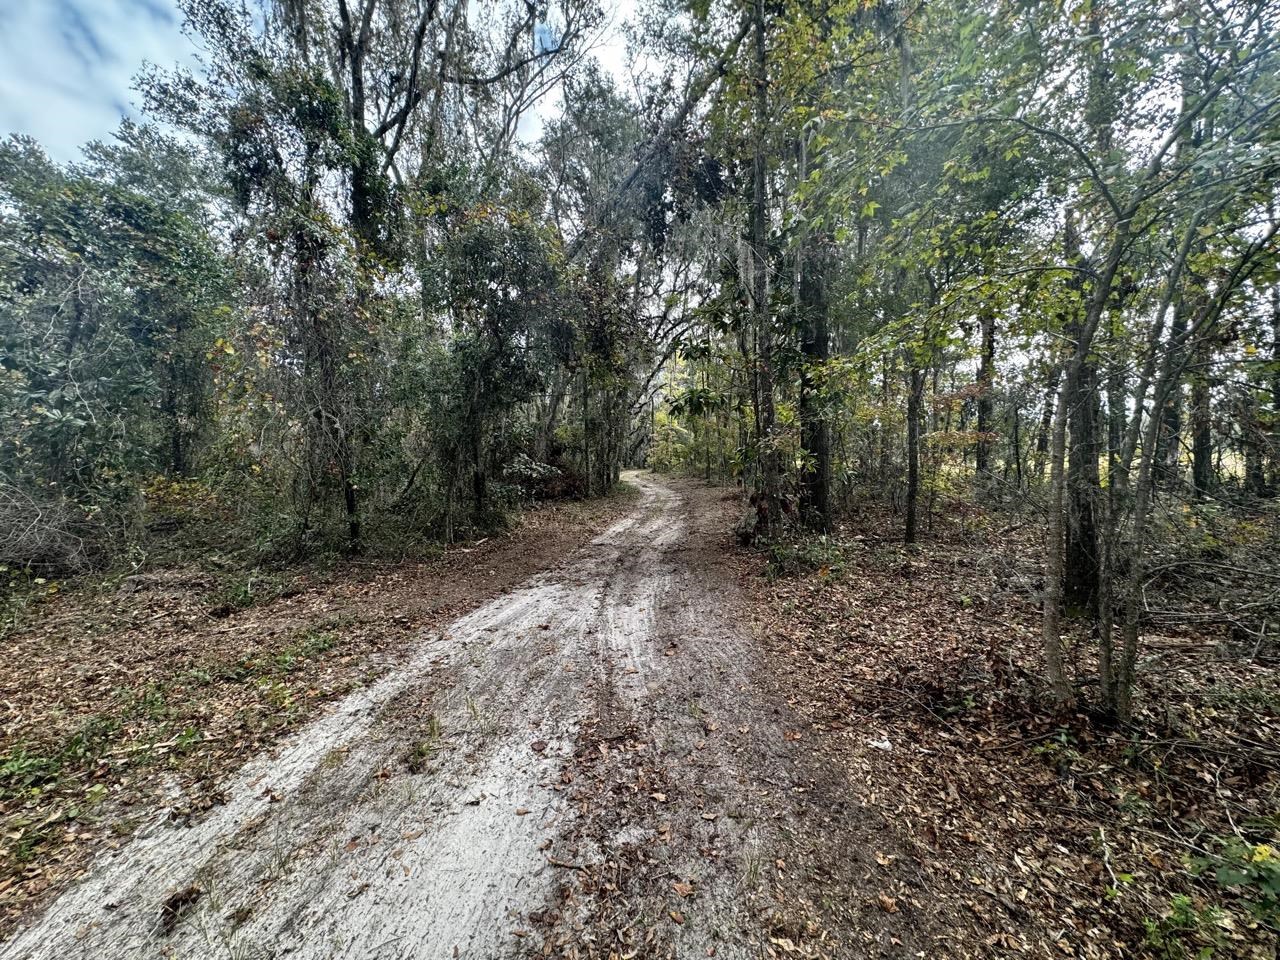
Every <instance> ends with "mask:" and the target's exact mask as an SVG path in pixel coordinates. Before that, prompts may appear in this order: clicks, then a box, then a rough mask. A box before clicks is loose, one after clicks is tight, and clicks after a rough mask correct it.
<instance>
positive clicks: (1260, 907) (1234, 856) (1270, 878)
mask: <svg viewBox="0 0 1280 960" xmlns="http://www.w3.org/2000/svg"><path fill="white" fill-rule="evenodd" d="M1191 868H1192V872H1193V873H1195V874H1196V875H1197V876H1211V877H1213V879H1214V880H1215V881H1216V882H1217V883H1218V885H1219V886H1221V887H1222V888H1224V889H1225V890H1229V891H1230V892H1232V893H1234V894H1235V895H1236V896H1238V897H1240V898H1241V899H1242V900H1243V901H1244V902H1245V904H1246V905H1247V906H1248V908H1249V910H1250V912H1252V913H1253V915H1254V916H1256V917H1257V918H1258V919H1259V920H1260V921H1262V922H1263V923H1264V924H1266V925H1267V926H1268V927H1270V928H1271V929H1272V930H1275V931H1277V932H1280V851H1277V849H1276V846H1275V844H1273V843H1249V842H1247V841H1245V840H1242V839H1241V838H1240V837H1236V836H1232V837H1227V838H1226V839H1223V840H1220V841H1219V842H1218V849H1217V850H1216V851H1215V853H1214V854H1213V855H1212V856H1208V857H1203V856H1202V857H1194V858H1192V860H1191Z"/></svg>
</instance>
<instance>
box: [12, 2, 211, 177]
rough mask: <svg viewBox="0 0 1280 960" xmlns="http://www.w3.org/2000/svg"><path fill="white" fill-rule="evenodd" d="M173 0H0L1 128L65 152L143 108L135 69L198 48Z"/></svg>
mask: <svg viewBox="0 0 1280 960" xmlns="http://www.w3.org/2000/svg"><path fill="white" fill-rule="evenodd" d="M181 27H182V15H181V14H180V13H179V12H178V9H177V7H176V6H175V4H174V2H173V0H0V135H4V134H8V133H26V134H30V135H31V136H33V137H35V138H36V139H37V140H39V141H40V142H41V143H42V144H43V145H44V146H45V149H47V150H48V151H49V153H50V155H51V156H53V157H54V158H55V159H58V160H72V159H76V158H78V157H79V155H80V152H79V147H80V145H81V144H83V143H86V142H88V141H89V140H94V139H101V138H104V137H106V136H108V135H109V134H110V133H111V132H112V131H113V130H115V128H116V126H117V125H118V124H119V122H120V118H121V117H122V116H125V115H129V116H134V117H136V116H137V113H136V109H135V108H136V100H137V96H136V94H135V93H134V91H133V77H134V75H135V74H137V73H138V71H139V70H140V69H141V67H142V64H143V62H144V61H150V62H152V63H158V64H161V65H162V66H170V65H172V64H174V63H176V62H178V61H188V60H189V59H190V58H191V56H192V54H193V52H194V49H193V47H192V45H191V42H190V41H189V40H188V39H187V38H186V37H184V36H183V35H182V31H181Z"/></svg>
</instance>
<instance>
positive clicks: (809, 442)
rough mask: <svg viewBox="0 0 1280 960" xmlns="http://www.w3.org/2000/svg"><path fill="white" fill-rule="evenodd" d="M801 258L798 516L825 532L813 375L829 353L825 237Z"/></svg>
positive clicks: (826, 454) (823, 432) (822, 450)
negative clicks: (801, 455)
mask: <svg viewBox="0 0 1280 960" xmlns="http://www.w3.org/2000/svg"><path fill="white" fill-rule="evenodd" d="M801 257H802V260H801V265H800V291H799V294H800V311H801V338H800V351H801V353H802V354H803V356H804V365H803V366H802V367H801V372H800V445H801V446H802V447H803V448H804V452H805V454H806V457H805V466H804V469H803V471H802V473H801V476H800V515H801V517H803V518H804V521H805V522H806V523H807V524H808V525H809V526H810V527H812V528H813V529H815V530H819V531H822V532H826V531H827V530H829V529H830V528H831V425H830V422H829V421H828V419H827V415H826V412H825V411H824V410H823V404H822V402H821V397H820V395H819V393H820V391H819V389H818V387H817V386H816V384H815V382H814V376H813V373H814V369H815V368H820V367H821V365H822V363H823V362H824V361H825V360H826V359H827V357H828V350H829V336H828V331H827V320H828V311H827V277H826V274H827V253H826V244H825V238H824V237H821V236H818V237H810V238H808V240H807V242H806V244H805V245H804V249H803V250H802V251H801Z"/></svg>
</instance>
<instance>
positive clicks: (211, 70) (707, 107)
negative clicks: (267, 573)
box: [0, 0, 1280, 957]
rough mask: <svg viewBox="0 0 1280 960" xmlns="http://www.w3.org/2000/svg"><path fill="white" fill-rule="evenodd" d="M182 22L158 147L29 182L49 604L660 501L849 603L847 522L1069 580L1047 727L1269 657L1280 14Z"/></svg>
mask: <svg viewBox="0 0 1280 960" xmlns="http://www.w3.org/2000/svg"><path fill="white" fill-rule="evenodd" d="M181 6H182V9H183V13H184V14H185V16H186V18H187V30H188V31H189V32H190V34H191V36H192V37H193V38H194V39H195V40H196V42H197V45H198V47H199V49H200V50H201V54H200V63H199V67H198V68H196V69H190V70H188V69H170V68H168V67H166V66H164V65H160V66H152V67H148V68H146V69H145V70H144V71H143V72H142V74H141V75H140V76H139V79H138V81H137V88H138V91H139V95H140V97H141V99H142V101H143V102H144V104H145V117H146V119H145V120H144V121H143V122H140V123H133V122H125V123H124V124H123V125H122V126H121V127H120V129H119V131H118V132H117V134H116V135H115V136H114V137H112V138H110V139H108V140H105V141H102V142H94V143H91V144H89V145H88V146H87V147H86V148H85V149H84V152H83V158H82V159H80V160H77V161H75V162H70V163H58V162H54V161H53V160H51V159H50V158H49V157H48V156H47V155H46V154H45V153H44V151H43V150H42V149H41V147H40V145H39V144H38V143H35V142H34V141H32V140H31V139H29V138H26V137H22V136H17V135H15V136H11V137H10V138H9V139H7V140H6V141H4V142H3V144H2V145H0V422H3V423H4V425H5V426H4V430H3V435H2V437H0V564H4V569H5V570H6V571H7V573H6V580H7V582H8V586H7V587H6V588H5V589H7V591H8V592H9V595H10V599H11V600H13V601H14V604H16V603H17V599H16V598H22V597H27V596H30V595H31V593H32V592H33V591H34V592H36V593H39V592H40V591H42V590H45V589H48V587H47V584H49V583H52V582H54V581H56V580H60V579H62V578H66V577H72V576H74V575H77V574H84V573H87V572H89V571H95V570H96V571H100V570H104V569H126V568H127V569H130V570H142V569H149V568H151V567H153V566H155V565H157V564H160V563H164V562H168V561H170V560H171V559H172V558H174V557H181V558H192V557H198V556H201V555H204V554H206V553H209V552H211V551H216V552H218V553H219V554H220V555H221V556H222V557H223V558H224V559H223V561H222V562H224V563H233V564H235V565H239V566H242V567H256V566H259V565H275V566H277V567H279V566H282V565H288V564H296V563H298V562H312V561H314V560H316V559H317V558H319V557H323V556H345V557H357V556H363V557H370V556H372V557H405V556H419V555H424V554H426V553H428V552H430V551H431V550H433V549H436V548H437V547H438V546H439V545H443V544H452V543H455V542H459V541H463V540H468V539H471V540H474V539H478V538H481V537H484V536H485V535H486V534H488V533H489V532H492V531H494V530H498V529H501V528H502V527H503V526H504V524H505V523H506V522H507V519H508V518H509V517H510V516H512V515H513V514H514V513H516V512H517V511H518V510H519V509H520V508H522V507H524V506H527V505H529V504H531V503H534V502H539V501H551V500H557V499H563V498H582V497H591V496H595V495H600V494H603V493H606V492H608V491H609V490H611V489H612V488H613V487H614V485H615V484H616V483H617V482H618V480H619V476H620V472H621V471H622V470H623V469H625V468H632V467H649V468H653V469H655V470H658V471H665V472H668V473H681V474H685V475H689V476H693V477H700V478H703V479H705V480H709V481H715V482H717V483H720V484H725V485H734V484H736V485H739V486H740V487H741V488H742V490H743V491H744V495H745V496H747V497H749V507H747V506H744V511H745V515H744V516H743V518H742V520H741V522H740V523H739V524H738V527H737V534H738V536H739V538H740V540H741V541H742V542H743V543H744V544H747V545H750V546H753V547H757V548H760V549H762V550H765V551H767V552H768V553H769V556H770V557H771V559H772V560H773V561H775V562H782V560H785V563H784V564H783V565H784V566H785V565H786V564H791V566H792V567H795V566H797V565H798V566H799V567H801V568H804V569H807V570H809V571H816V570H820V571H821V572H822V575H823V576H826V574H827V572H828V571H829V569H830V568H831V566H832V564H833V560H832V558H833V557H835V556H836V555H837V554H838V552H839V550H840V549H841V546H840V545H841V543H843V542H845V541H847V538H848V536H849V535H850V534H851V531H863V532H865V531H866V530H874V531H875V534H874V535H875V536H884V537H886V538H888V539H892V540H895V541H898V540H900V541H901V542H902V543H903V544H905V545H906V549H907V551H908V553H907V556H908V557H909V556H920V555H924V556H928V555H930V552H931V550H933V544H932V542H931V541H934V540H935V539H941V538H942V537H943V535H944V533H945V532H946V531H950V530H954V529H955V528H957V527H960V528H966V527H967V525H969V524H976V525H978V527H980V528H981V529H982V530H983V531H985V533H984V535H985V536H988V537H989V538H990V540H991V541H992V542H994V543H997V544H998V543H1000V542H1002V541H1003V540H1004V539H1006V538H1012V539H1011V540H1010V542H1013V540H1014V539H1016V540H1017V542H1018V543H1027V544H1034V548H1032V554H1033V555H1031V556H1029V557H1024V559H1028V558H1029V559H1030V560H1032V561H1033V562H1034V564H1035V568H1036V571H1037V573H1036V579H1035V580H1034V582H1033V583H1032V584H1031V586H1030V588H1029V589H1028V591H1027V597H1028V602H1030V603H1034V604H1035V607H1036V610H1037V611H1038V613H1037V616H1038V620H1039V624H1038V631H1039V641H1038V650H1037V659H1036V662H1035V665H1034V671H1035V675H1034V677H1033V678H1032V680H1031V683H1032V687H1033V689H1034V696H1035V698H1036V701H1037V703H1038V704H1039V706H1040V708H1043V709H1044V710H1047V711H1049V712H1050V713H1052V714H1053V715H1060V716H1068V715H1077V716H1080V717H1083V718H1085V720H1084V722H1085V723H1086V725H1092V726H1094V727H1096V728H1097V729H1102V730H1114V729H1118V728H1124V726H1125V725H1126V724H1129V723H1130V722H1131V721H1133V720H1134V717H1135V713H1136V711H1137V705H1136V703H1135V690H1137V688H1138V680H1137V677H1138V673H1139V670H1140V666H1141V664H1143V663H1144V658H1145V657H1147V656H1148V654H1149V653H1150V651H1149V650H1148V649H1147V648H1146V647H1145V646H1144V637H1145V636H1146V635H1148V634H1150V633H1152V632H1153V631H1156V630H1159V629H1182V628H1185V627H1193V628H1204V629H1213V630H1217V631H1219V633H1217V634H1215V636H1221V637H1223V638H1225V639H1224V642H1225V643H1226V644H1227V645H1228V646H1229V648H1230V649H1231V651H1232V655H1233V656H1234V657H1235V658H1236V659H1237V660H1238V661H1239V662H1242V663H1254V664H1260V665H1261V664H1274V662H1275V657H1276V650H1277V647H1276V640H1275V631H1276V622H1277V619H1278V618H1280V593H1277V590H1276V584H1277V583H1278V582H1280V561H1278V559H1277V558H1278V557H1280V553H1277V546H1278V545H1280V526H1278V525H1277V521H1278V520H1280V260H1278V254H1280V238H1278V237H1277V231H1278V230H1280V209H1278V207H1277V204H1278V203H1280V196H1278V195H1277V183H1278V182H1280V8H1277V6H1276V4H1275V3H1273V2H1270V0H1226V2H1222V3H1210V2H1185V3H1184V2H1168V0H1129V2H1125V3H1120V2H1118V0H1068V2H1065V3H1063V2H1048V0H1012V2H994V0H993V2H958V0H938V2H935V3H931V4H909V3H904V2H897V0H884V2H869V0H854V2H844V0H769V2H766V0H724V2H722V0H716V2H709V0H694V2H687V3H686V2H674V0H655V2H653V3H650V4H646V5H644V6H643V7H642V8H641V9H640V10H638V11H637V12H636V14H635V16H634V17H633V18H632V19H631V20H630V21H628V23H627V24H626V25H625V27H624V26H623V25H622V24H620V23H619V22H618V20H617V18H616V17H615V16H614V15H613V13H612V12H611V11H609V10H607V9H605V8H604V6H602V5H599V4H597V3H594V2H592V0H555V2H537V3H532V2H529V3H526V2H510V3H508V2H495V3H489V4H472V3H467V2H464V0H278V2H269V0H262V2H261V4H258V5H249V6H248V7H247V8H246V7H244V6H242V5H241V4H240V3H239V2H231V0H183V2H182V3H181ZM619 35H625V38H626V39H625V43H624V46H625V47H626V48H627V50H628V53H629V57H628V63H627V65H626V67H625V68H624V67H622V66H621V65H614V67H613V68H612V69H610V68H607V66H606V65H602V63H601V62H600V59H599V57H598V54H599V52H600V50H601V49H602V44H605V43H607V42H609V40H608V38H609V37H611V36H614V37H616V36H619ZM624 78H625V79H624ZM1028 531H1034V536H1032V537H1028V536H1027V532H1028ZM226 558H231V559H230V560H228V559H226ZM780 558H782V559H781V560H780ZM1272 697H1273V699H1272V700H1271V701H1270V704H1271V705H1270V707H1267V708H1264V709H1263V714H1264V715H1266V716H1268V717H1274V711H1275V701H1274V691H1273V693H1272ZM1148 706H1149V707H1151V708H1153V709H1155V708H1158V706H1159V704H1148ZM1267 711H1271V712H1269V713H1268V712H1267ZM1268 749H1270V748H1268ZM1276 755H1277V754H1276V753H1274V752H1267V753H1266V754H1265V756H1266V757H1269V758H1270V759H1271V760H1274V758H1275V756H1276ZM1269 803H1270V806H1269V807H1267V808H1266V809H1265V810H1258V811H1256V812H1257V813H1258V814H1259V817H1260V820H1259V822H1258V823H1255V824H1254V825H1253V827H1251V828H1249V829H1251V830H1252V831H1253V832H1252V833H1249V832H1248V831H1243V832H1242V833H1241V836H1247V837H1248V838H1249V841H1250V842H1251V843H1253V844H1254V845H1253V846H1249V847H1247V849H1245V848H1241V849H1245V853H1244V854H1241V856H1242V857H1243V861H1244V862H1246V863H1251V864H1253V867H1251V868H1249V869H1246V870H1245V872H1246V873H1248V874H1249V876H1248V878H1247V879H1248V880H1249V882H1250V883H1254V882H1256V884H1257V886H1258V890H1260V891H1262V892H1261V893H1259V894H1258V897H1259V898H1260V899H1259V902H1260V903H1261V904H1262V907H1261V910H1262V915H1264V916H1265V917H1267V918H1268V919H1267V921H1266V922H1267V923H1270V924H1274V923H1275V922H1276V919H1275V918H1276V912H1275V911H1276V903H1277V898H1278V897H1280V893H1278V892H1277V886H1276V885H1277V883H1280V867H1277V866H1276V864H1277V863H1280V861H1277V860H1276V859H1274V855H1273V854H1272V853H1270V852H1267V853H1265V854H1263V855H1261V858H1260V859H1259V855H1258V854H1257V852H1256V851H1258V850H1262V849H1263V845H1261V844H1262V841H1263V840H1264V839H1265V838H1267V837H1269V836H1271V834H1272V833H1273V832H1274V826H1275V824H1274V816H1275V807H1274V797H1272V798H1271V800H1270V801H1269ZM1264 806H1265V805H1264ZM1268 818H1269V819H1268ZM1268 824H1269V826H1268ZM1242 842H1243V841H1242ZM1270 849H1271V848H1270V847H1267V848H1266V850H1267V851H1270ZM1237 852H1238V851H1237ZM1268 858H1271V859H1268ZM1259 864H1261V866H1259ZM1108 869H1110V864H1109V863H1108ZM1250 870H1252V872H1249V871H1250ZM1268 870H1269V871H1270V872H1269V873H1267V872H1266V871H1268ZM1259 878H1261V879H1259ZM1244 879H1245V878H1243V875H1242V878H1241V882H1242V883H1243V882H1244ZM1116 885H1117V886H1120V883H1119V881H1116ZM1268 911H1269V912H1268ZM1163 955H1167V956H1170V957H1173V956H1182V955H1184V954H1181V953H1174V952H1169V953H1167V954H1163ZM1185 955H1188V956H1190V955H1192V954H1190V953H1188V954H1185Z"/></svg>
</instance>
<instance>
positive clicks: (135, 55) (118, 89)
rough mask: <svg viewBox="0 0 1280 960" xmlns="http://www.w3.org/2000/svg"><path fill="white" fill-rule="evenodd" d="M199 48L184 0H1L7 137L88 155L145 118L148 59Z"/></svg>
mask: <svg viewBox="0 0 1280 960" xmlns="http://www.w3.org/2000/svg"><path fill="white" fill-rule="evenodd" d="M608 6H609V7H611V8H612V11H613V17H612V24H611V26H612V27H613V29H606V31H605V37H604V39H603V43H602V44H601V45H600V46H599V47H598V48H597V50H596V55H597V57H599V59H600V60H601V61H602V62H603V63H604V64H605V66H606V68H607V69H609V70H611V71H612V72H613V73H614V74H615V76H618V77H619V80H623V79H624V78H623V76H622V74H623V60H624V59H625V53H624V50H623V46H622V39H621V37H620V36H619V35H618V32H617V29H616V28H617V25H618V24H619V23H620V22H621V21H622V20H623V19H625V17H626V16H627V15H629V14H630V13H631V12H632V10H633V9H634V0H621V2H616V3H613V4H609V5H608ZM195 52H196V50H195V46H194V45H193V43H192V41H191V40H189V39H188V38H187V37H185V36H184V35H183V33H182V15H181V14H180V13H179V12H178V9H177V6H176V4H175V2H174V0H0V136H4V135H7V134H9V133H25V134H29V135H30V136H33V137H35V138H36V139H37V140H38V141H40V143H41V144H42V145H43V146H44V148H45V149H46V150H47V151H48V152H49V155H50V156H51V157H53V158H54V159H55V160H59V161H64V162H65V161H68V160H76V159H79V158H80V147H81V145H83V144H85V143H87V142H89V141H90V140H99V139H105V138H108V137H110V135H111V133H112V132H113V131H114V130H115V129H116V127H117V126H119V123H120V119H121V117H125V116H128V117H132V118H133V119H135V120H136V119H139V113H138V109H137V108H138V95H137V94H136V93H135V92H134V90H133V78H134V77H135V76H136V75H137V74H138V72H139V71H140V70H141V69H142V66H143V64H144V63H147V62H150V63H155V64H159V65H160V66H164V67H168V66H172V65H173V64H175V63H178V62H183V63H190V62H191V60H192V58H193V56H194V54H195ZM547 108H551V109H554V103H549V104H547V105H546V106H545V107H544V109H547Z"/></svg>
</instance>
